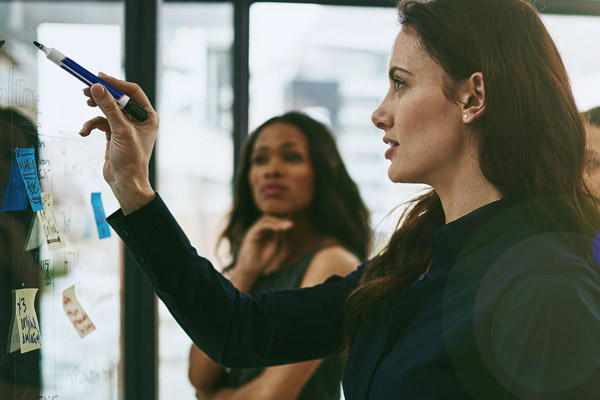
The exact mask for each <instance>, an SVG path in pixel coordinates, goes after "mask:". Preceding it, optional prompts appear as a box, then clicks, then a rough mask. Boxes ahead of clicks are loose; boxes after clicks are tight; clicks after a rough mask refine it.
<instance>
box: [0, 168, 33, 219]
mask: <svg viewBox="0 0 600 400" xmlns="http://www.w3.org/2000/svg"><path fill="white" fill-rule="evenodd" d="M26 208H27V190H26V189H25V183H24V182H23V178H22V177H21V171H20V170H19V166H18V165H17V160H15V162H14V163H13V166H12V169H11V170H10V177H9V178H8V183H7V184H6V190H5V191H4V201H3V202H2V211H21V210H24V209H26Z"/></svg>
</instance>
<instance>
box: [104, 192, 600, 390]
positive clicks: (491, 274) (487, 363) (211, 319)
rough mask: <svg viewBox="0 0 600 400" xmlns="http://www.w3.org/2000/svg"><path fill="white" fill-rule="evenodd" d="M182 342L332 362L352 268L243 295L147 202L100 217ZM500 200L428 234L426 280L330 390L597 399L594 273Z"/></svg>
mask: <svg viewBox="0 0 600 400" xmlns="http://www.w3.org/2000/svg"><path fill="white" fill-rule="evenodd" d="M108 221H109V222H110V223H111V225H112V226H113V228H114V229H115V231H116V232H117V233H118V234H119V235H120V236H121V238H122V239H123V241H124V242H125V245H126V246H127V248H128V249H129V251H130V252H131V253H132V254H133V255H134V257H135V259H136V260H137V262H138V264H139V265H140V267H141V268H142V270H143V271H144V272H145V274H146V275H147V277H148V279H149V280H150V282H151V284H152V285H153V287H154V289H155V290H156V293H157V294H158V296H159V297H160V298H161V299H162V300H163V301H164V303H165V305H166V306H167V307H168V308H169V310H170V311H171V313H172V314H173V316H174V317H175V318H176V320H177V321H178V322H179V324H180V325H181V326H182V327H183V329H184V330H185V331H186V332H187V333H188V335H189V336H190V337H191V338H192V340H193V341H194V342H195V343H196V344H197V345H198V346H199V347H200V348H201V349H202V350H203V351H204V352H206V353H207V354H208V355H209V356H210V357H211V358H212V359H213V360H215V361H216V362H218V363H220V364H222V365H224V366H228V367H254V366H267V365H275V364H282V363H291V362H299V361H304V360H310V359H317V358H323V357H327V356H333V355H337V354H338V353H339V352H340V351H341V349H342V345H343V335H344V325H343V323H344V302H345V300H346V297H347V296H348V294H349V293H350V292H351V291H352V290H353V289H354V288H355V287H356V285H357V283H358V280H359V278H360V276H361V274H362V273H363V271H364V266H361V267H359V268H358V270H357V271H355V272H353V273H352V274H350V275H348V276H346V277H339V276H333V277H331V278H330V279H329V280H327V281H326V282H325V283H323V284H321V285H317V286H315V287H312V288H305V289H297V290H286V291H280V292H274V293H268V294H263V295H259V296H256V297H252V296H250V295H246V294H243V293H240V292H239V291H237V290H236V289H235V288H234V287H233V285H231V283H230V282H229V281H227V280H226V279H225V278H223V277H222V276H221V274H220V273H219V272H217V271H216V270H215V269H214V268H213V267H212V265H211V264H210V262H209V261H208V260H206V259H204V258H202V257H200V256H198V255H197V254H196V251H195V250H194V249H193V247H192V246H191V245H190V243H189V241H188V240H187V238H186V237H185V234H184V233H183V232H182V231H181V229H180V227H179V225H178V224H177V223H176V221H175V220H174V219H173V217H172V215H171V214H170V212H169V211H168V209H167V207H166V206H165V205H164V203H163V202H162V200H161V199H160V197H159V196H157V198H156V199H155V200H154V201H152V202H151V203H150V204H148V205H147V206H145V207H143V208H142V209H140V210H138V211H136V212H134V213H132V214H130V215H128V216H125V217H124V216H123V215H122V213H120V211H117V212H116V213H115V214H113V215H112V216H110V217H109V218H108ZM543 225H544V224H543V223H540V222H539V221H538V220H537V219H536V218H535V215H533V214H532V213H531V211H529V209H528V208H527V207H524V206H521V205H519V204H517V203H516V202H515V201H513V200H511V199H508V198H505V199H502V200H499V201H497V202H494V203H490V204H488V205H486V206H484V207H482V208H480V209H478V210H475V211H473V212H472V213H470V214H467V215H466V216H464V217H462V218H460V219H458V220H456V221H453V222H451V223H449V224H447V225H445V226H444V227H442V228H440V229H438V230H437V231H435V233H434V235H433V238H432V240H433V246H434V257H433V260H432V264H431V267H430V270H429V272H428V273H427V275H423V276H421V277H419V279H417V280H415V282H413V283H412V284H411V285H410V287H409V288H407V289H405V290H403V291H398V292H397V293H392V294H391V295H390V296H388V297H387V298H386V299H385V300H384V301H383V302H382V303H381V304H379V305H378V307H377V309H375V310H374V315H373V316H374V318H373V323H372V324H370V325H362V326H360V327H359V329H358V331H357V333H356V335H355V337H354V339H353V341H352V344H351V348H350V353H349V355H348V360H347V363H346V368H345V371H344V378H343V386H344V395H345V398H346V399H347V400H355V399H367V398H368V399H386V400H387V399H410V400H412V399H444V400H446V399H468V398H476V399H486V400H487V399H520V398H524V399H598V398H600V369H599V366H600V276H599V273H598V272H599V271H598V266H597V265H594V266H591V265H590V264H589V262H588V261H586V259H585V258H583V257H581V256H580V255H578V253H577V252H576V251H575V250H574V248H573V246H572V245H571V243H572V242H573V241H581V240H588V241H589V245H590V246H591V245H592V242H591V240H590V239H589V238H583V237H581V236H580V235H579V234H576V233H557V232H552V231H551V230H549V229H547V228H545V227H544V226H543Z"/></svg>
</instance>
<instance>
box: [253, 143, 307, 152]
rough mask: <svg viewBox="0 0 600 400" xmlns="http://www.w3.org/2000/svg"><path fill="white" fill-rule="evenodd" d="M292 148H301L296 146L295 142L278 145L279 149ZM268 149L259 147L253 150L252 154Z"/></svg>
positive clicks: (267, 147)
mask: <svg viewBox="0 0 600 400" xmlns="http://www.w3.org/2000/svg"><path fill="white" fill-rule="evenodd" d="M292 147H302V146H300V144H298V143H296V142H283V143H282V144H281V145H279V148H280V149H289V148H292ZM269 149H270V147H269V146H259V147H257V148H256V149H254V150H253V153H257V152H260V151H268V150H269Z"/></svg>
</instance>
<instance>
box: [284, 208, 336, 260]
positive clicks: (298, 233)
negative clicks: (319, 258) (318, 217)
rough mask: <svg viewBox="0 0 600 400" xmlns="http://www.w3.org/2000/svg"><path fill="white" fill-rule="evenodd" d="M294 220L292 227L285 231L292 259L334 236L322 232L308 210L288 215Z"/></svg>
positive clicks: (327, 241) (330, 239)
mask: <svg viewBox="0 0 600 400" xmlns="http://www.w3.org/2000/svg"><path fill="white" fill-rule="evenodd" d="M286 217H287V218H289V219H291V220H292V221H293V222H294V226H293V228H292V229H290V230H289V231H287V232H286V233H285V237H286V243H288V244H289V245H290V246H291V247H290V249H289V254H290V259H295V258H297V257H299V256H301V255H303V254H305V253H307V252H309V251H311V250H313V249H315V248H317V247H320V246H322V245H324V244H326V243H329V242H330V241H331V242H332V241H334V240H333V239H332V238H330V237H329V236H327V235H326V234H324V233H323V232H321V231H320V230H319V229H318V228H317V226H316V224H315V223H314V221H313V218H312V215H311V214H310V213H309V212H308V211H306V212H301V213H297V214H294V215H287V216H286Z"/></svg>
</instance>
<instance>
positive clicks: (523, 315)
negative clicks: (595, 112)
mask: <svg viewBox="0 0 600 400" xmlns="http://www.w3.org/2000/svg"><path fill="white" fill-rule="evenodd" d="M398 9H399V16H400V22H401V24H402V28H401V30H400V32H399V34H398V36H397V37H396V40H395V42H394V46H393V49H392V54H391V57H390V63H389V73H388V78H389V89H388V92H387V93H386V94H385V97H384V99H383V102H382V103H381V105H380V106H379V107H378V108H377V110H375V112H374V113H373V116H372V120H373V123H374V124H375V125H376V126H377V127H378V128H380V129H381V130H382V131H383V141H384V142H385V143H386V144H387V145H389V149H388V150H387V151H386V155H385V156H386V158H388V159H389V160H390V161H391V164H390V167H389V171H388V176H389V178H390V179H391V180H392V181H394V182H419V183H426V184H429V185H430V186H431V187H432V190H431V191H430V192H429V193H427V194H425V195H423V196H422V197H421V198H419V199H418V200H417V201H416V202H415V203H414V205H413V207H412V208H411V209H410V210H409V211H408V213H407V214H406V215H405V216H404V218H403V219H402V224H401V225H400V226H399V227H398V229H397V230H396V232H395V233H394V234H393V236H392V238H391V239H390V241H389V243H388V245H387V247H386V248H385V249H384V251H383V252H382V253H381V254H380V255H379V256H377V257H376V258H375V259H373V260H372V261H370V262H368V263H366V264H365V265H363V266H361V267H359V268H358V270H357V271H355V272H352V273H351V274H350V275H348V276H346V277H339V276H334V277H331V278H329V279H328V280H327V281H326V282H325V283H323V284H320V285H317V286H314V287H311V288H302V289H296V290H288V291H281V292H275V293H269V294H265V295H261V296H256V297H253V296H250V295H245V294H243V293H240V292H239V291H237V290H236V289H235V288H234V287H233V285H231V283H230V282H229V281H227V280H226V279H224V278H223V277H222V276H221V275H220V274H219V273H218V272H216V271H215V270H214V269H213V268H212V266H211V264H210V263H209V262H208V260H206V259H204V258H202V257H199V256H197V255H196V254H195V252H194V251H193V249H191V248H190V246H189V244H188V242H187V239H186V238H185V235H184V234H183V232H181V229H180V228H179V227H178V225H177V223H176V222H175V221H174V220H173V218H172V216H171V214H170V213H169V212H168V209H167V208H166V206H165V205H164V203H163V202H162V201H161V199H160V196H158V195H157V194H156V193H155V192H154V191H153V189H152V187H151V186H150V185H149V183H148V180H147V162H148V159H149V157H150V153H151V150H152V146H153V143H154V139H155V135H156V131H157V128H158V118H157V116H156V115H155V114H153V113H152V116H151V118H149V120H148V121H146V122H145V123H137V122H135V121H131V120H130V119H128V118H127V117H126V116H124V115H123V113H121V112H120V111H119V110H118V108H117V107H116V106H115V103H114V100H113V99H112V98H111V97H110V96H109V95H107V93H106V91H105V90H104V89H103V88H102V87H101V86H99V85H94V86H92V87H91V93H90V94H91V96H92V99H90V104H92V105H98V106H100V108H101V109H102V111H103V113H104V114H105V116H106V118H104V117H98V118H96V119H93V120H91V121H88V122H87V123H85V124H84V127H83V130H82V134H83V135H87V134H89V133H90V132H91V130H92V129H94V128H99V129H101V130H103V131H105V132H107V134H108V136H109V142H108V148H107V160H106V162H105V165H104V174H105V178H106V180H107V181H108V183H109V184H110V185H111V188H112V190H113V192H114V193H115V196H116V197H117V199H118V200H119V203H120V205H121V207H122V209H121V211H118V212H117V213H116V214H114V215H113V216H111V217H110V218H109V219H110V221H111V224H112V225H113V227H115V229H116V231H117V232H118V233H119V235H120V236H121V237H122V238H123V239H124V242H125V243H126V246H127V247H128V249H129V251H130V252H132V253H133V254H134V255H135V256H136V257H138V258H137V259H138V262H139V265H140V267H141V268H142V269H143V271H144V272H145V274H146V275H147V276H148V278H149V279H150V281H151V283H152V284H153V286H154V288H155V290H156V292H157V293H158V295H159V296H160V297H161V299H162V300H163V301H164V302H165V304H166V305H167V306H168V307H169V309H170V310H171V312H172V314H173V315H174V316H175V318H176V319H177V321H178V322H179V324H180V325H181V326H182V327H183V329H185V330H186V332H187V333H188V334H189V335H190V337H191V338H192V340H193V341H194V343H196V344H197V345H198V347H200V348H201V349H202V350H203V351H204V352H205V353H206V354H208V355H209V356H210V357H211V358H212V359H213V360H215V361H216V362H218V363H220V364H222V365H226V366H230V367H235V366H245V367H248V366H265V365H275V364H282V363H290V362H298V361H304V360H312V359H318V358H322V357H325V356H329V355H335V354H339V353H340V352H341V351H342V350H343V348H344V347H345V348H346V349H347V352H348V359H347V363H346V367H345V369H344V376H343V382H342V383H343V387H344V395H345V398H346V399H347V400H350V399H366V398H369V399H391V398H394V399H395V398H401V399H466V398H477V399H486V400H487V399H565V398H568V399H597V398H600V387H599V385H598V382H600V370H599V366H600V341H599V340H598V337H600V276H599V271H598V265H597V263H596V261H595V260H594V254H595V253H598V251H597V250H596V249H595V247H596V245H597V243H596V244H594V243H595V242H594V236H595V235H596V233H597V232H598V229H599V228H600V214H599V211H598V207H597V205H596V202H595V200H594V199H593V197H591V195H590V191H589V189H588V188H587V187H586V184H585V182H584V179H583V171H584V160H585V133H584V127H583V123H582V119H581V117H580V115H579V113H578V110H577V107H576V105H575V101H574V99H573V95H572V93H571V91H570V87H569V79H568V76H567V73H566V70H565V68H564V65H563V63H562V61H561V58H560V55H559V53H558V51H557V49H556V46H555V45H554V43H553V41H552V39H551V38H550V35H549V34H548V32H547V31H546V29H545V27H544V25H543V23H542V21H541V20H540V17H539V15H538V13H537V12H536V11H535V9H534V8H533V7H532V6H531V5H530V4H529V3H528V2H526V1H524V0H431V1H417V0H403V1H401V2H400V3H399V5H398ZM110 82H111V83H113V82H114V84H115V86H117V87H118V88H119V89H121V90H122V91H124V92H125V93H128V94H129V95H131V96H132V97H133V98H134V99H136V100H137V101H138V102H140V104H142V105H144V106H145V107H147V108H148V109H149V110H151V105H150V104H149V103H148V101H147V99H146V98H145V96H144V95H143V93H142V92H141V90H140V89H139V88H138V87H137V86H136V85H134V84H131V83H127V82H119V81H117V80H113V79H111V80H110ZM132 154H133V155H132ZM165 247H166V248H167V249H168V251H165V250H164V249H165ZM272 254H273V253H270V254H269V252H264V253H263V254H262V256H263V258H264V259H265V260H268V259H269V258H270V257H272ZM202 304H206V307H200V309H199V308H198V307H199V305H202Z"/></svg>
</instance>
